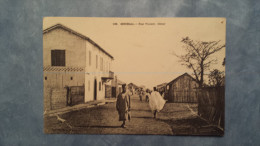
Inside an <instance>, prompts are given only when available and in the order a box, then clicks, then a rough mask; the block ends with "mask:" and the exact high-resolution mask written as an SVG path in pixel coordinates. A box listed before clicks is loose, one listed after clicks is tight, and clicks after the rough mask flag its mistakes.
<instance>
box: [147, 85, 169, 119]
mask: <svg viewBox="0 0 260 146" xmlns="http://www.w3.org/2000/svg"><path fill="white" fill-rule="evenodd" d="M165 102H166V101H165V100H164V99H163V97H162V96H161V95H160V93H159V92H157V91H156V87H154V91H153V92H152V93H151V95H150V98H149V106H150V108H151V110H152V113H153V115H154V118H156V116H157V113H158V112H160V110H162V109H163V106H164V104H165Z"/></svg>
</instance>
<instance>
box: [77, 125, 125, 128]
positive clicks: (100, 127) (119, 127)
mask: <svg viewBox="0 0 260 146" xmlns="http://www.w3.org/2000/svg"><path fill="white" fill-rule="evenodd" d="M76 128H121V126H120V125H119V126H77V127H76Z"/></svg>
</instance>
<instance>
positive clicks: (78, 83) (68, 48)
mask: <svg viewBox="0 0 260 146" xmlns="http://www.w3.org/2000/svg"><path fill="white" fill-rule="evenodd" d="M113 59H114V58H113V56H112V55H110V54H109V53H108V52H107V51H105V50H104V49H103V48H102V47H100V46H99V45H98V44H97V43H95V42H94V41H93V40H91V39H90V38H88V37H86V36H85V35H83V34H81V33H78V32H76V31H74V30H72V29H70V28H68V27H66V26H64V25H61V24H56V25H54V26H51V27H49V28H47V29H45V30H43V71H44V79H43V80H44V98H45V97H46V96H48V95H49V94H51V95H50V97H48V98H50V99H49V100H50V101H49V102H50V108H51V109H52V105H53V104H58V105H59V104H60V103H59V102H61V101H62V103H61V104H62V105H59V106H58V108H60V107H64V101H66V102H68V100H69V98H68V96H70V97H71V96H72V95H73V94H74V93H76V92H80V91H81V92H83V95H84V96H83V99H82V100H83V102H87V101H91V100H100V99H104V97H105V84H108V81H109V80H110V79H112V78H113V72H111V65H112V61H113ZM66 87H67V89H68V88H70V89H71V90H68V93H67V94H66V97H64V96H63V97H61V96H55V97H52V95H53V94H52V92H53V91H59V90H60V91H62V90H64V89H66ZM73 87H75V88H73ZM77 87H83V88H77ZM72 89H73V92H72ZM74 89H75V90H74ZM81 89H82V90H81ZM68 94H69V95H68ZM81 94H82V93H81ZM54 98H60V99H54ZM64 98H66V99H64ZM45 102H47V103H48V99H45ZM65 106H66V105H65Z"/></svg>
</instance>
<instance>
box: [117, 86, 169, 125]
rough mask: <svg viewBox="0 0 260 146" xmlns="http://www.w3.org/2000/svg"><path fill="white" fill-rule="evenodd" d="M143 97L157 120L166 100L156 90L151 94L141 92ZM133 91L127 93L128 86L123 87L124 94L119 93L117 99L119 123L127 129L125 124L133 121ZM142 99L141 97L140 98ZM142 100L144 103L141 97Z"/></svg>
mask: <svg viewBox="0 0 260 146" xmlns="http://www.w3.org/2000/svg"><path fill="white" fill-rule="evenodd" d="M141 94H142V97H143V96H145V97H146V101H147V102H149V106H150V109H151V111H152V113H153V117H154V118H156V116H157V113H158V112H159V111H160V110H162V109H163V107H164V104H165V102H166V101H165V100H164V99H163V97H162V96H161V94H160V93H159V92H157V91H156V88H154V91H152V92H149V91H146V92H144V91H143V92H141ZM131 95H132V92H131V91H129V90H128V91H127V89H126V85H123V86H122V92H121V93H119V95H118V97H117V102H116V109H117V111H118V115H119V121H122V122H123V123H122V125H121V127H122V128H125V127H126V126H125V124H126V121H127V120H129V121H130V120H131V114H130V111H131ZM139 97H140V96H139ZM140 100H141V101H142V98H141V97H140Z"/></svg>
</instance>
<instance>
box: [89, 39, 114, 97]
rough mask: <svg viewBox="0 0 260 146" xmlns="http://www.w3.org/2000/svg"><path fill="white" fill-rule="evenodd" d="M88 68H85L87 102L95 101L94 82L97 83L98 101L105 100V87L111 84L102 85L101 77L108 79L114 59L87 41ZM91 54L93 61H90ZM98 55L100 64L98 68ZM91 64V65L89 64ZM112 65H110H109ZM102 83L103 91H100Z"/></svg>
mask: <svg viewBox="0 0 260 146" xmlns="http://www.w3.org/2000/svg"><path fill="white" fill-rule="evenodd" d="M85 45H86V56H87V57H86V67H85V71H86V73H85V85H86V88H85V102H87V101H91V100H93V99H94V81H95V80H96V81H97V100H101V99H104V98H105V85H106V84H107V85H109V84H110V83H102V80H101V77H108V76H109V71H110V70H111V67H112V66H111V64H112V59H111V58H110V57H109V56H107V55H106V54H105V53H104V52H102V51H100V49H98V48H97V47H96V46H94V45H93V44H91V43H90V42H88V41H86V43H85ZM89 52H91V57H90V58H91V61H90V60H89V59H90V58H89ZM96 55H97V56H98V62H97V64H98V65H97V67H96ZM100 57H102V58H103V68H101V67H100ZM89 62H91V63H89ZM109 64H110V65H109ZM99 83H101V90H99Z"/></svg>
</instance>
